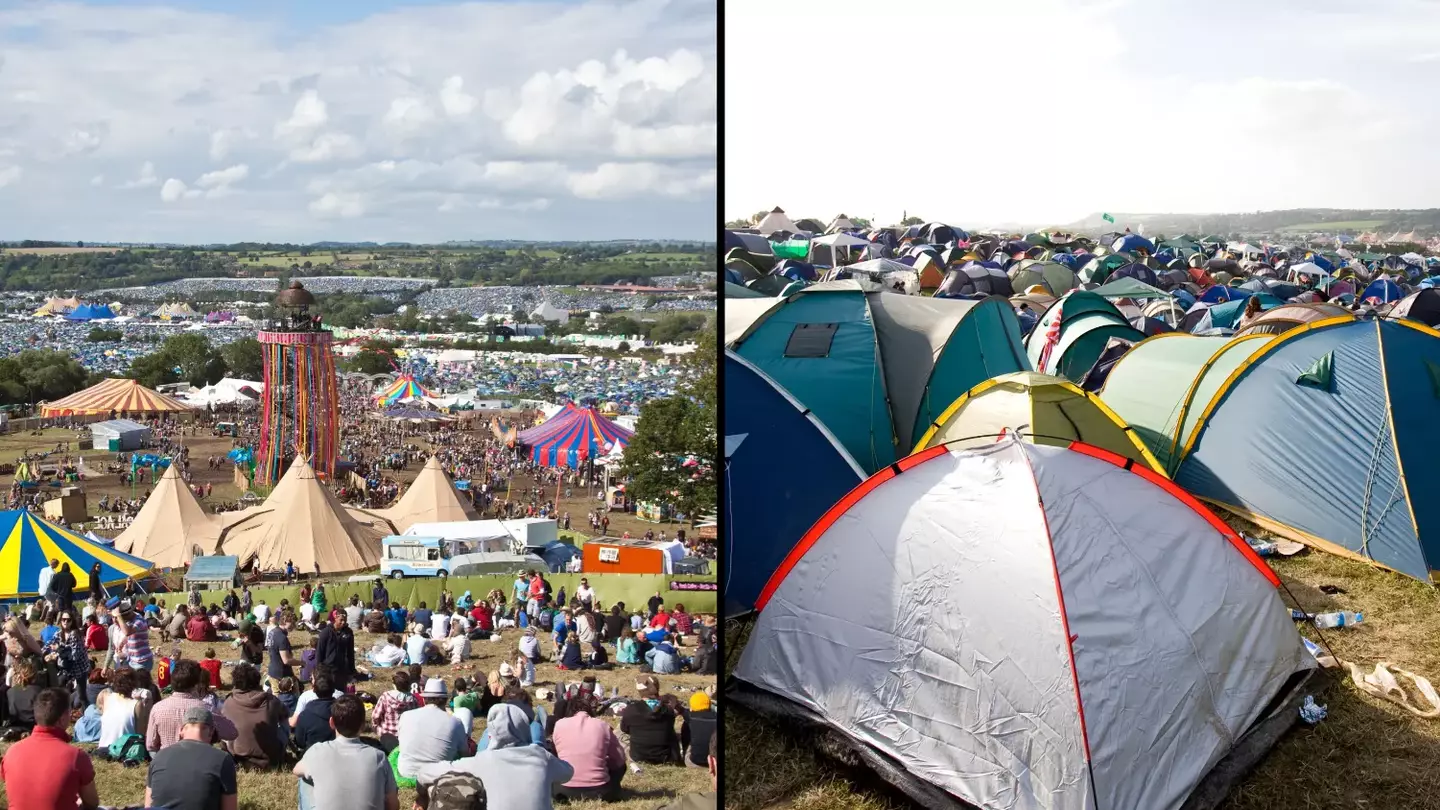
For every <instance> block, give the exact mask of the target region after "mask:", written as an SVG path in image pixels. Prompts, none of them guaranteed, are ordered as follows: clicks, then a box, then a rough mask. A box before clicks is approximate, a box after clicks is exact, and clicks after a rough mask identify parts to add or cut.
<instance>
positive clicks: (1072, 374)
mask: <svg viewBox="0 0 1440 810" xmlns="http://www.w3.org/2000/svg"><path fill="white" fill-rule="evenodd" d="M1057 323H1058V326H1055V325H1056V324H1057ZM1052 327H1054V328H1052ZM1110 338H1121V339H1124V340H1131V341H1140V340H1144V339H1145V335H1144V333H1142V332H1140V331H1139V330H1138V329H1136V328H1135V327H1133V326H1131V325H1130V321H1129V319H1127V318H1126V317H1125V316H1124V315H1123V314H1121V312H1120V310H1119V309H1117V308H1116V307H1115V305H1114V304H1112V303H1110V302H1109V301H1107V300H1105V298H1104V297H1103V296H1099V295H1096V294H1095V293H1093V292H1087V291H1085V290H1071V291H1070V292H1069V293H1066V294H1065V295H1064V296H1063V297H1062V298H1061V299H1060V300H1059V301H1056V302H1055V305H1054V306H1052V307H1050V309H1048V310H1046V311H1045V314H1044V315H1043V316H1041V318H1040V323H1038V324H1036V326H1035V328H1034V329H1033V330H1031V332H1030V334H1029V336H1027V337H1026V339H1025V352H1026V354H1027V355H1028V356H1029V358H1030V362H1031V364H1032V366H1031V367H1032V368H1034V369H1035V370H1036V371H1039V372H1041V373H1043V374H1054V375H1057V376H1060V377H1064V378H1066V379H1067V380H1070V381H1071V382H1079V381H1080V380H1081V379H1083V378H1084V377H1085V374H1086V373H1087V372H1088V371H1090V367H1091V366H1093V365H1094V364H1095V361H1096V360H1097V359H1098V358H1099V357H1100V353H1101V352H1102V351H1104V350H1105V345H1106V343H1107V342H1108V341H1109V340H1110Z"/></svg>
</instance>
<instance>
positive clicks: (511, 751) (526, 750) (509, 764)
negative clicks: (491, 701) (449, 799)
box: [415, 703, 575, 810]
mask: <svg viewBox="0 0 1440 810" xmlns="http://www.w3.org/2000/svg"><path fill="white" fill-rule="evenodd" d="M485 719H486V731H487V732H488V734H489V735H490V741H491V742H490V746H489V747H488V748H486V749H485V750H484V751H480V752H479V753H477V754H475V756H473V757H465V758H464V759H460V760H456V761H455V762H436V763H432V764H429V765H425V766H423V767H421V768H420V772H419V774H418V775H417V776H416V779H415V781H416V782H417V783H418V784H419V785H420V789H421V790H426V789H428V788H429V787H430V785H433V784H434V783H435V780H436V779H439V778H440V777H441V776H444V775H445V774H447V773H450V772H453V771H459V772H463V773H468V774H472V775H474V776H475V777H476V778H478V779H479V780H480V782H481V784H483V785H485V793H486V797H487V800H488V803H489V806H490V807H503V808H506V810H554V807H555V804H554V802H553V800H552V799H551V797H552V796H553V795H554V793H555V790H556V788H557V787H558V786H560V785H563V784H565V783H566V782H569V781H570V780H571V779H573V778H574V777H575V769H574V768H573V767H571V766H570V764H569V763H567V762H565V761H564V760H562V759H560V758H559V757H557V756H555V755H554V754H552V753H550V752H549V751H547V750H545V747H544V746H541V745H533V744H532V738H531V736H530V722H529V721H528V720H527V719H526V716H525V712H524V711H522V710H521V708H520V707H519V706H516V705H514V704H513V703H501V704H500V705H498V706H496V707H494V708H493V709H491V710H490V714H489V715H488V716H486V718H485Z"/></svg>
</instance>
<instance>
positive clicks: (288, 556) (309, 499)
mask: <svg viewBox="0 0 1440 810" xmlns="http://www.w3.org/2000/svg"><path fill="white" fill-rule="evenodd" d="M393 533H394V527H393V526H391V525H390V524H389V521H387V520H385V519H384V518H381V517H379V516H376V515H372V514H370V513H367V512H362V511H360V510H358V509H347V508H346V507H345V506H344V505H342V504H341V503H340V500H339V499H338V498H336V497H335V496H334V495H333V494H332V493H331V492H330V490H329V489H327V488H326V487H325V485H324V484H322V483H321V482H320V479H319V478H317V477H316V476H315V470H314V469H313V468H312V467H311V466H310V462H309V461H307V460H306V459H305V457H304V456H299V457H297V458H296V459H295V462H294V463H293V464H291V465H290V470H289V471H288V472H286V473H285V477H283V478H281V479H280V482H279V483H277V484H276V485H275V489H274V490H273V491H272V492H271V493H270V497H268V498H266V499H265V503H264V504H263V505H262V506H261V507H260V508H259V509H257V510H255V513H254V514H252V515H250V516H249V517H246V518H245V519H244V520H241V521H238V522H237V523H235V524H234V525H233V526H230V527H229V528H227V529H226V530H225V531H224V532H222V533H221V536H220V544H221V547H222V549H223V551H222V553H224V554H230V555H234V556H236V557H239V558H240V565H241V566H242V567H243V566H245V565H248V564H249V563H250V562H251V560H257V559H258V560H259V563H260V567H261V568H262V569H267V570H274V569H278V568H283V567H284V566H285V562H286V561H287V560H293V561H294V562H295V566H296V568H298V569H300V570H301V571H304V572H306V573H309V572H312V571H319V572H320V573H322V574H340V573H346V572H350V571H362V570H368V569H373V568H376V567H377V566H378V565H379V564H380V541H381V539H382V538H384V537H385V536H386V535H388V534H393Z"/></svg>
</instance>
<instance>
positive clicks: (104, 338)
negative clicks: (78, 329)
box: [85, 326, 125, 343]
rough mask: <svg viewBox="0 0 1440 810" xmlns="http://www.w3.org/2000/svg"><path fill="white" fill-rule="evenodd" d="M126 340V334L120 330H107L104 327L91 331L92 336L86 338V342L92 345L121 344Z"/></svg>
mask: <svg viewBox="0 0 1440 810" xmlns="http://www.w3.org/2000/svg"><path fill="white" fill-rule="evenodd" d="M124 339H125V333H124V332H121V331H120V330H119V329H106V328H105V327H103V326H97V327H95V328H93V329H91V330H90V334H88V335H86V336H85V340H86V341H88V342H90V343H119V342H120V341H122V340H124Z"/></svg>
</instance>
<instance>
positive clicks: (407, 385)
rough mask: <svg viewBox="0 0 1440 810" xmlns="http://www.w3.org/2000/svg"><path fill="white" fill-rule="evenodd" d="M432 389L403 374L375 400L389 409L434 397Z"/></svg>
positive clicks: (382, 390) (377, 395)
mask: <svg viewBox="0 0 1440 810" xmlns="http://www.w3.org/2000/svg"><path fill="white" fill-rule="evenodd" d="M433 396H435V394H433V393H431V391H430V389H428V388H426V387H425V386H423V385H421V384H420V383H418V382H416V380H415V378H414V377H412V376H410V375H409V374H402V375H400V376H399V377H398V378H396V380H395V381H394V382H392V383H390V384H389V385H387V386H385V387H384V388H382V389H380V392H379V393H377V394H375V400H376V402H378V403H379V404H381V405H384V406H386V407H389V406H391V405H394V404H396V403H398V402H409V401H410V400H412V399H424V398H426V397H433Z"/></svg>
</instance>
